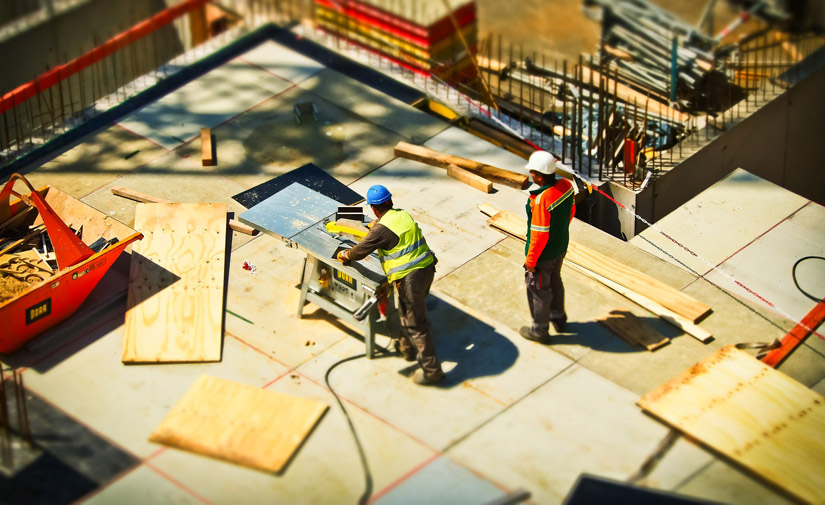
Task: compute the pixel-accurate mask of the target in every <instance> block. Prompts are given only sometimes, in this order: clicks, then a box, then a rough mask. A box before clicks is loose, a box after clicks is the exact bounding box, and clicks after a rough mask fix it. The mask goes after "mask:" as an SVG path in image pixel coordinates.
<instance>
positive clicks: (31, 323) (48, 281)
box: [0, 174, 143, 354]
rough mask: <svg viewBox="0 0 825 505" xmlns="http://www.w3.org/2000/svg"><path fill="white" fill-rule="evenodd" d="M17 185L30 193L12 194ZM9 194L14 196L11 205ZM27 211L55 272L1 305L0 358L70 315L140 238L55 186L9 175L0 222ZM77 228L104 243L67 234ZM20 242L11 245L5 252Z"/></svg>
mask: <svg viewBox="0 0 825 505" xmlns="http://www.w3.org/2000/svg"><path fill="white" fill-rule="evenodd" d="M16 181H20V182H22V183H23V184H24V185H26V186H27V187H28V189H29V191H30V193H29V194H28V195H24V194H20V193H17V192H16V191H14V190H13V186H14V184H15V182H16ZM12 196H15V197H17V198H16V199H15V201H14V202H12V201H11V197H12ZM28 207H35V208H36V209H37V215H36V218H35V219H34V222H33V223H32V225H38V226H39V225H41V224H42V225H44V226H45V233H46V234H47V235H48V238H49V240H50V241H51V243H52V247H53V248H54V257H55V259H56V260H57V271H56V273H55V274H54V275H49V276H43V277H45V278H44V279H43V280H42V281H40V282H35V283H33V284H31V285H30V286H29V287H28V288H26V289H25V290H24V291H22V292H20V293H17V294H16V295H15V296H14V297H12V298H10V299H8V300H6V301H4V302H2V303H0V353H4V354H8V353H11V352H14V351H16V350H17V349H19V348H20V347H21V346H23V344H25V343H26V342H28V341H29V340H31V339H33V338H34V337H36V336H37V335H40V334H41V333H43V332H44V331H46V330H48V329H49V328H52V327H53V326H55V325H57V324H59V323H61V322H62V321H64V320H66V319H68V318H69V317H71V316H72V315H73V314H74V313H75V312H76V311H77V309H78V308H79V307H80V305H81V304H82V303H83V302H84V300H86V298H87V297H88V296H89V293H91V291H92V290H93V289H94V287H95V286H96V285H97V283H98V282H99V281H100V279H101V278H102V277H103V274H105V273H106V271H107V270H108V269H109V267H111V266H112V264H113V263H114V262H115V260H116V259H117V258H118V256H120V254H121V253H122V252H123V250H124V249H126V246H128V245H129V244H131V243H132V242H134V241H135V240H140V239H142V238H143V234H142V233H139V232H136V231H135V230H133V229H132V228H129V227H128V226H126V225H124V224H122V223H120V222H118V221H117V220H115V219H113V218H112V217H110V216H108V215H106V214H104V213H103V212H100V211H99V210H96V209H94V208H92V207H90V206H88V205H86V204H85V203H83V202H81V201H80V200H77V199H76V198H73V197H71V196H69V195H67V194H66V193H63V192H62V191H60V190H59V189H57V188H54V187H51V186H48V185H47V186H46V187H44V188H42V189H40V190H37V191H36V190H35V189H34V188H33V187H32V185H31V184H29V181H27V180H26V179H25V178H24V177H23V176H21V175H19V174H14V175H12V176H11V178H10V179H9V182H7V183H6V185H5V186H4V187H3V189H2V191H0V223H8V222H10V221H11V220H12V219H13V218H14V217H15V216H16V215H17V214H18V213H20V212H26V211H27V209H28ZM81 227H82V229H83V235H84V237H89V240H91V241H95V240H97V239H99V238H103V239H105V240H107V241H108V242H109V245H108V246H107V247H105V248H104V249H102V250H101V251H99V252H95V251H93V250H92V249H91V248H90V247H89V245H87V244H86V243H85V242H84V241H83V240H82V239H81V238H79V237H78V236H77V235H76V234H75V232H74V231H72V228H74V229H80V228H81ZM0 238H2V237H1V236H0ZM23 242H24V239H21V240H18V241H17V242H13V243H12V244H11V245H7V246H6V247H5V248H4V251H11V250H12V249H13V248H14V247H15V244H19V243H23ZM35 280H36V279H35Z"/></svg>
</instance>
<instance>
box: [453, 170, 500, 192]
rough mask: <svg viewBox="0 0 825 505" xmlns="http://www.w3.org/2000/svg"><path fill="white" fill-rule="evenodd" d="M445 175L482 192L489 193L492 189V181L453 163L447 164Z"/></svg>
mask: <svg viewBox="0 0 825 505" xmlns="http://www.w3.org/2000/svg"><path fill="white" fill-rule="evenodd" d="M447 175H448V176H450V177H452V178H453V179H455V180H457V181H461V182H463V183H464V184H466V185H468V186H472V187H474V188H476V189H477V190H479V191H482V192H484V193H491V192H492V191H493V183H492V182H490V181H488V180H487V179H485V178H484V177H479V176H477V175H476V174H474V173H472V172H468V171H466V170H464V169H463V168H460V167H457V166H455V165H452V164H451V165H449V166H447Z"/></svg>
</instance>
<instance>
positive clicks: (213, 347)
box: [122, 203, 227, 363]
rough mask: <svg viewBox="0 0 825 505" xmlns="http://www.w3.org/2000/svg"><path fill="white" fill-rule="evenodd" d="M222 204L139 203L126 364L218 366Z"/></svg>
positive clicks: (223, 231)
mask: <svg viewBox="0 0 825 505" xmlns="http://www.w3.org/2000/svg"><path fill="white" fill-rule="evenodd" d="M226 210H227V206H226V204H212V203H141V204H138V206H137V209H136V210H135V229H136V230H139V231H141V232H143V235H144V237H143V240H141V241H140V242H137V243H135V245H134V246H133V249H132V265H131V270H130V273H129V289H128V297H127V310H126V322H125V330H124V338H123V356H122V360H123V362H124V363H127V362H129V363H147V362H195V361H220V359H221V337H222V333H221V330H222V326H223V313H224V311H223V299H224V296H223V293H224V263H225V258H224V256H225V250H226Z"/></svg>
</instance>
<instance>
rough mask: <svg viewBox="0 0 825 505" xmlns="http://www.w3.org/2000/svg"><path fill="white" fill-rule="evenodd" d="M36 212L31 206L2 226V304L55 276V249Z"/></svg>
mask: <svg viewBox="0 0 825 505" xmlns="http://www.w3.org/2000/svg"><path fill="white" fill-rule="evenodd" d="M36 218H37V212H36V209H34V208H32V207H28V208H26V209H24V210H22V211H20V212H18V213H17V214H15V215H14V216H12V217H11V218H9V219H7V220H6V221H5V222H4V223H2V224H0V303H3V302H5V301H7V300H11V299H12V298H15V297H16V296H17V295H19V294H20V293H23V292H24V291H27V290H28V289H29V288H30V287H31V286H33V285H35V284H38V283H40V282H42V281H44V280H45V279H48V278H50V277H52V276H54V274H55V271H56V269H57V263H56V261H55V259H54V249H53V248H52V247H51V241H49V240H48V234H47V233H46V228H45V226H44V225H43V223H42V222H40V223H38V224H36V225H35V224H34V221H35V219H36Z"/></svg>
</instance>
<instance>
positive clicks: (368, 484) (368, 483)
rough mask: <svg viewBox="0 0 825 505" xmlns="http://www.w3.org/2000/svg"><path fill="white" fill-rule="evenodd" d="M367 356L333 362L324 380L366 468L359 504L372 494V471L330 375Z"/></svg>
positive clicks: (362, 504) (361, 504)
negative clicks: (330, 379)
mask: <svg viewBox="0 0 825 505" xmlns="http://www.w3.org/2000/svg"><path fill="white" fill-rule="evenodd" d="M375 347H377V348H378V349H380V350H381V351H383V353H384V354H387V355H392V353H390V352H389V351H388V350H387V349H385V348H384V347H381V346H380V345H377V344H376V345H375ZM366 357H367V355H366V354H356V355H354V356H350V357H348V358H344V359H342V360H338V361H336V362H335V363H333V364H332V366H330V367H329V368H328V369H327V373H326V374H324V382H326V384H327V389H329V391H330V393H332V396H334V397H335V401H336V402H338V406H339V407H341V412H343V413H344V417H346V418H347V424H348V425H349V430H350V432H351V433H352V438H353V440H355V446H356V447H357V448H358V457H359V458H360V459H361V466H362V467H363V468H364V481H365V482H364V492H363V494H361V497H360V498H359V499H358V505H366V503H367V502H368V501H369V499H370V496H372V472H371V471H370V466H369V463H367V454H366V452H364V446H363V445H362V444H361V439H360V438H358V432H357V431H355V425H354V424H353V423H352V418H351V417H350V415H349V412H348V411H347V409H346V407H344V402H343V401H341V398H340V397H339V396H338V393H336V392H335V389H333V388H332V384H330V383H329V376H330V374H331V373H332V371H333V370H334V369H335V368H336V367H337V366H338V365H343V364H344V363H346V362H348V361H355V360H357V359H361V358H366Z"/></svg>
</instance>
